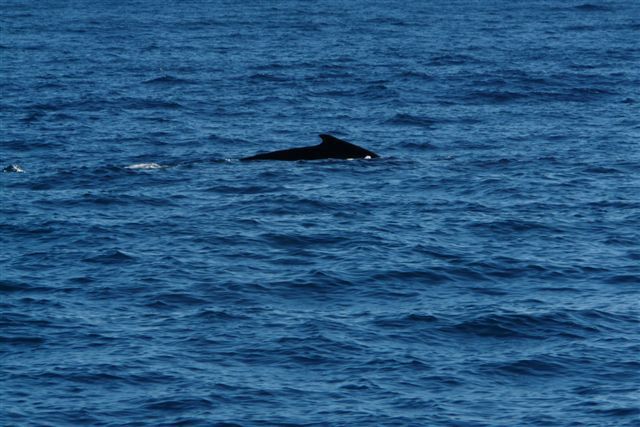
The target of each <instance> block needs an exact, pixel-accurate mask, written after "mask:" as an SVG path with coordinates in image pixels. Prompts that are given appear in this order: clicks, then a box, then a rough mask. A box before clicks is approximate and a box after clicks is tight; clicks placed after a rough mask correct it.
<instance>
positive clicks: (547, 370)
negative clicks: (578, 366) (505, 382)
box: [485, 359, 567, 377]
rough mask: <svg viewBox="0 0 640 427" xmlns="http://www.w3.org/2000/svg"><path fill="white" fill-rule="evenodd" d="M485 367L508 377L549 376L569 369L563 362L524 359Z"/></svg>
mask: <svg viewBox="0 0 640 427" xmlns="http://www.w3.org/2000/svg"><path fill="white" fill-rule="evenodd" d="M485 369H488V370H492V371H494V372H496V373H500V374H502V375H506V376H508V377H512V376H514V375H516V376H535V377H548V376H553V375H558V374H560V373H562V372H563V371H565V370H566V369H567V367H566V366H565V365H564V364H562V363H557V362H553V361H547V360H539V359H524V360H518V361H515V362H507V363H497V364H494V365H492V366H486V367H485Z"/></svg>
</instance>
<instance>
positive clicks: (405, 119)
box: [385, 114, 441, 128]
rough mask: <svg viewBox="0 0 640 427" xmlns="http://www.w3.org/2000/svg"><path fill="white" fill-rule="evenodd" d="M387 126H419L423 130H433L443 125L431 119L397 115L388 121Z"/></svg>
mask: <svg viewBox="0 0 640 427" xmlns="http://www.w3.org/2000/svg"><path fill="white" fill-rule="evenodd" d="M385 123H386V124H390V125H397V126H417V127H421V128H432V127H434V126H435V125H437V124H439V123H441V121H440V120H438V119H435V118H430V117H420V116H413V115H411V114H396V115H395V116H393V117H392V118H390V119H388V120H386V122H385Z"/></svg>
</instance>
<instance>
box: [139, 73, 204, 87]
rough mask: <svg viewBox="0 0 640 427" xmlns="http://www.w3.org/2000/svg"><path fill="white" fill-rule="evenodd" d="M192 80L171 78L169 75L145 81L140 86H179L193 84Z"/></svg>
mask: <svg viewBox="0 0 640 427" xmlns="http://www.w3.org/2000/svg"><path fill="white" fill-rule="evenodd" d="M195 83H196V82H194V81H193V80H188V79H181V78H178V77H173V76H169V75H165V76H162V77H156V78H153V79H149V80H145V81H143V82H142V84H145V85H156V86H180V85H187V84H195Z"/></svg>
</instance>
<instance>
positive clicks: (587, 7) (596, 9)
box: [573, 3, 613, 12]
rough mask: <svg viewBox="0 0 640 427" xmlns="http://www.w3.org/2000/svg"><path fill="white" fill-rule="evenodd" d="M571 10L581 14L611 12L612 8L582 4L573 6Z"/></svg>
mask: <svg viewBox="0 0 640 427" xmlns="http://www.w3.org/2000/svg"><path fill="white" fill-rule="evenodd" d="M573 9H575V10H579V11H581V12H611V11H613V8H612V7H611V6H608V5H604V4H593V3H583V4H581V5H578V6H574V7H573Z"/></svg>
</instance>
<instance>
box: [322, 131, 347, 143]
mask: <svg viewBox="0 0 640 427" xmlns="http://www.w3.org/2000/svg"><path fill="white" fill-rule="evenodd" d="M320 138H321V139H322V144H321V145H344V144H348V145H351V144H349V143H348V142H347V141H343V140H341V139H338V138H336V137H335V136H331V135H329V134H326V133H321V134H320Z"/></svg>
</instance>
